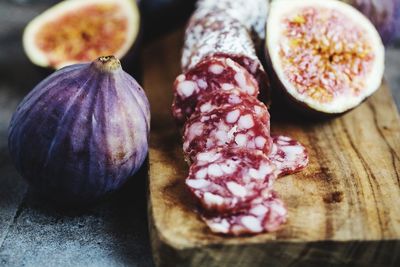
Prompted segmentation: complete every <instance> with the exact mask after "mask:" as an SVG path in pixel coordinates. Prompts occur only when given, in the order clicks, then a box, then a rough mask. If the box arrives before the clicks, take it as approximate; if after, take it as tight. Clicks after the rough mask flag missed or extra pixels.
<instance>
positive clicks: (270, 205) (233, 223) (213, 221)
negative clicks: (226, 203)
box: [203, 192, 287, 236]
mask: <svg viewBox="0 0 400 267" xmlns="http://www.w3.org/2000/svg"><path fill="white" fill-rule="evenodd" d="M203 220H204V221H205V222H206V223H207V225H208V227H209V228H210V229H211V231H212V232H214V233H220V234H225V235H234V236H238V235H246V234H258V233H262V232H272V231H276V230H278V229H279V228H280V226H281V225H282V224H284V223H285V222H286V220H287V210H286V207H285V205H284V203H283V202H282V200H280V199H279V198H278V197H277V195H276V194H275V193H274V192H271V194H270V195H269V196H268V197H265V198H263V197H260V198H256V199H254V200H253V201H251V204H250V207H249V208H248V209H245V210H242V211H240V212H238V213H234V214H227V215H217V216H211V217H207V216H203Z"/></svg>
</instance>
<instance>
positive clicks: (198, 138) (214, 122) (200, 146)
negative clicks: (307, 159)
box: [183, 104, 271, 162]
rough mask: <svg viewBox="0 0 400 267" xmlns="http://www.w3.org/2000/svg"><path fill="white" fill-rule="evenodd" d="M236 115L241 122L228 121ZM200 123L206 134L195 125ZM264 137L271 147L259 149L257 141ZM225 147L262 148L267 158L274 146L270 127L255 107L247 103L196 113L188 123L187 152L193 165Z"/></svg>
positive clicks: (185, 151) (185, 137)
mask: <svg viewBox="0 0 400 267" xmlns="http://www.w3.org/2000/svg"><path fill="white" fill-rule="evenodd" d="M236 112H239V116H238V117H239V119H238V120H237V121H234V120H233V119H232V120H230V118H229V119H227V117H228V115H229V114H233V115H235V113H236ZM233 115H232V117H236V115H235V116H233ZM198 124H202V128H201V129H202V131H198V129H199V127H193V126H192V125H198ZM193 128H194V129H195V131H194V130H193ZM260 136H261V137H263V138H264V139H265V141H266V143H268V145H264V146H263V147H256V146H255V143H256V141H255V139H256V138H258V139H260ZM223 147H231V148H235V147H242V148H251V149H258V150H260V151H262V152H263V153H265V154H266V155H267V154H268V153H269V150H270V147H271V138H270V132H269V124H265V123H264V121H263V119H262V118H260V117H259V116H258V115H257V114H256V113H254V111H253V109H252V107H247V106H244V105H243V104H238V105H225V106H222V107H220V108H217V109H214V110H212V111H210V112H208V113H205V114H203V113H200V114H197V113H195V114H193V116H192V117H191V118H190V119H189V120H188V121H187V122H186V123H185V126H184V131H183V150H184V153H185V156H186V159H187V160H188V161H189V162H191V161H192V160H194V158H195V157H196V155H197V154H198V153H200V152H205V151H208V150H210V149H213V148H223Z"/></svg>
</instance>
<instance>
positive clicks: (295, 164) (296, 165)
mask: <svg viewBox="0 0 400 267" xmlns="http://www.w3.org/2000/svg"><path fill="white" fill-rule="evenodd" d="M271 138H272V148H271V152H270V154H269V155H268V158H269V159H270V160H271V161H272V162H273V163H274V164H275V165H276V167H277V169H278V176H283V175H285V174H292V173H295V172H298V171H300V170H301V169H303V168H304V167H306V166H307V164H308V154H307V150H306V148H305V147H304V146H303V145H302V144H300V143H299V142H298V141H296V140H294V139H292V138H290V137H287V136H282V135H276V136H272V137H271Z"/></svg>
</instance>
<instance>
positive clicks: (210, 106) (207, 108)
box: [194, 88, 270, 129]
mask: <svg viewBox="0 0 400 267" xmlns="http://www.w3.org/2000/svg"><path fill="white" fill-rule="evenodd" d="M235 105H243V106H246V107H248V108H250V109H252V110H253V111H254V113H256V114H257V116H258V118H260V120H261V121H262V122H263V124H265V125H267V127H268V129H269V121H270V115H269V112H268V109H267V107H266V106H265V105H264V103H262V102H261V101H259V100H258V99H257V98H255V97H252V96H249V95H248V94H246V93H244V92H242V91H240V90H239V89H238V88H233V89H232V90H227V91H225V90H217V91H213V92H211V93H209V94H207V95H205V96H204V97H203V98H202V99H201V100H199V101H198V103H197V106H196V108H195V110H194V114H200V113H203V114H205V113H208V112H211V111H214V110H216V109H220V108H224V107H227V106H235Z"/></svg>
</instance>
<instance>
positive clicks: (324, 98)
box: [266, 0, 384, 114]
mask: <svg viewBox="0 0 400 267" xmlns="http://www.w3.org/2000/svg"><path fill="white" fill-rule="evenodd" d="M266 54H267V61H268V62H269V64H270V67H272V70H273V72H274V76H275V79H276V81H275V83H276V84H275V86H276V87H278V88H281V89H282V90H283V91H284V92H285V93H286V95H288V96H289V97H290V98H291V99H294V100H295V101H296V102H298V103H299V104H300V106H303V107H306V109H307V110H310V109H311V110H313V111H317V112H318V113H325V114H338V113H343V112H345V111H347V110H349V109H352V108H354V107H356V106H357V105H359V104H360V103H361V102H362V101H363V100H364V99H365V98H366V97H368V96H370V95H371V94H372V93H374V92H375V91H376V90H377V89H378V88H379V86H380V84H381V81H382V76H383V70H384V47H383V44H382V40H381V38H380V36H379V34H378V32H377V30H376V29H375V27H374V26H373V25H372V23H371V22H370V21H369V20H368V19H367V18H366V17H365V16H364V15H362V14H361V13H360V12H359V11H357V10H356V9H355V8H353V7H351V6H350V5H348V4H345V3H342V2H339V1H337V0H328V1H320V0H302V1H292V0H276V1H273V2H272V4H271V9H270V14H269V18H268V21H267V39H266Z"/></svg>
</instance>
